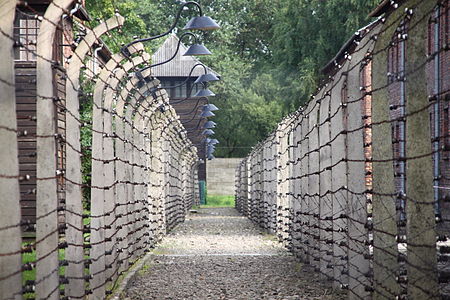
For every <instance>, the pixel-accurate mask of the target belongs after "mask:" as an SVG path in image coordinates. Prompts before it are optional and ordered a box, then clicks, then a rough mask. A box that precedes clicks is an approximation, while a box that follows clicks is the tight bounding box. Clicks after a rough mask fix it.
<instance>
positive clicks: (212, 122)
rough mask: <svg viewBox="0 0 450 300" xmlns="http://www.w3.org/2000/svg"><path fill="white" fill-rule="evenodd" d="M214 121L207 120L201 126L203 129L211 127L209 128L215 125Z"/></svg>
mask: <svg viewBox="0 0 450 300" xmlns="http://www.w3.org/2000/svg"><path fill="white" fill-rule="evenodd" d="M216 125H217V124H216V122H214V121H208V122H206V123H205V125H203V128H205V129H211V128H215V127H216Z"/></svg>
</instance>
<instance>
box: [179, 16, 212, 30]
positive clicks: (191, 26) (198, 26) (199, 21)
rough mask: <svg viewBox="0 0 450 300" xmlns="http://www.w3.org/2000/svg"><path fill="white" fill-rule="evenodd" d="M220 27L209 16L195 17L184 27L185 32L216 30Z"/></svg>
mask: <svg viewBox="0 0 450 300" xmlns="http://www.w3.org/2000/svg"><path fill="white" fill-rule="evenodd" d="M219 28H220V26H219V25H218V24H217V23H216V21H214V20H213V19H211V18H210V17H208V16H198V17H193V18H192V19H190V20H189V22H187V24H186V26H184V28H183V29H184V30H216V29H219Z"/></svg>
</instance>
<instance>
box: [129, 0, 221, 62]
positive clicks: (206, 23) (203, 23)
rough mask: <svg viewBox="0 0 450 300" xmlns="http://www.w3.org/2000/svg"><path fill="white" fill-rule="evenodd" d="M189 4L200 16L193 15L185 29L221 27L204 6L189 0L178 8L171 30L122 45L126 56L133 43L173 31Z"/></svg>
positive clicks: (152, 38) (159, 36) (205, 29)
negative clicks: (205, 10) (204, 10)
mask: <svg viewBox="0 0 450 300" xmlns="http://www.w3.org/2000/svg"><path fill="white" fill-rule="evenodd" d="M187 6H194V7H196V8H197V9H198V11H199V14H200V16H196V17H193V18H192V19H191V20H190V21H189V22H188V23H187V24H186V26H184V28H183V29H184V30H204V31H207V30H216V29H219V28H220V26H219V25H218V24H217V23H216V22H215V21H214V20H213V19H211V18H210V17H208V16H204V15H203V10H202V7H201V6H200V4H198V3H197V2H195V1H188V2H186V3H184V4H183V5H181V6H180V8H179V9H178V12H177V16H176V18H175V21H174V23H173V24H172V26H171V27H170V28H169V30H167V31H166V32H164V33H161V34H158V35H155V36H151V37H147V38H142V39H136V40H134V41H132V42H130V43H128V44H126V45H125V46H123V47H122V49H121V50H120V51H121V52H122V53H123V55H124V56H126V57H129V56H130V52H129V51H128V49H127V48H128V47H129V46H131V45H134V44H136V43H142V42H148V41H152V40H155V39H158V38H161V37H163V36H166V35H168V34H169V33H171V32H172V31H173V30H174V29H175V27H176V26H177V24H178V21H179V20H180V16H181V12H182V11H183V8H184V7H187Z"/></svg>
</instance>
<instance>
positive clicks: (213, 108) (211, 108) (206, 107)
mask: <svg viewBox="0 0 450 300" xmlns="http://www.w3.org/2000/svg"><path fill="white" fill-rule="evenodd" d="M202 110H204V111H206V110H209V111H217V110H219V108H218V107H217V106H215V105H214V104H212V103H208V104H205V105H203V106H202Z"/></svg>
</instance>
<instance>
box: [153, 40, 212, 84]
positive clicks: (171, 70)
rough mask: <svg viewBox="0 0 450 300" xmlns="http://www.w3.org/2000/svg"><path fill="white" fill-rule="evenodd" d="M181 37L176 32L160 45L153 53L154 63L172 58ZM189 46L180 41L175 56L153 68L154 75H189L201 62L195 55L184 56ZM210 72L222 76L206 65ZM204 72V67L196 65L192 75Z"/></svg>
mask: <svg viewBox="0 0 450 300" xmlns="http://www.w3.org/2000/svg"><path fill="white" fill-rule="evenodd" d="M178 42H179V39H178V37H177V36H176V35H175V34H171V35H170V36H169V37H168V38H167V39H166V40H165V41H164V43H163V44H162V45H161V47H159V49H158V50H157V51H156V52H155V54H153V55H152V64H155V63H160V62H163V61H166V60H168V59H170V58H171V57H172V56H173V54H174V53H175V50H176V49H177V45H178ZM186 50H187V47H186V46H185V45H184V44H183V43H180V49H179V50H178V53H177V54H176V56H175V58H174V59H173V60H171V61H170V62H168V63H166V64H162V65H159V66H156V67H153V68H152V71H153V72H152V73H153V74H152V75H153V76H155V77H188V76H189V73H190V72H191V69H192V67H193V66H195V65H196V64H198V63H201V62H200V61H199V60H198V59H197V58H195V57H194V56H183V54H184V53H185V52H186ZM206 69H207V70H208V72H211V73H213V74H214V75H216V76H220V75H219V74H217V73H216V72H214V71H213V70H212V69H210V68H208V67H206ZM202 74H204V70H203V68H202V67H196V68H195V69H194V71H193V72H192V75H191V76H192V77H198V76H200V75H202Z"/></svg>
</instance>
